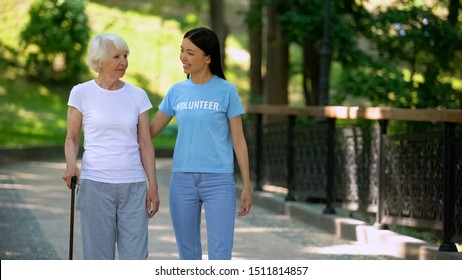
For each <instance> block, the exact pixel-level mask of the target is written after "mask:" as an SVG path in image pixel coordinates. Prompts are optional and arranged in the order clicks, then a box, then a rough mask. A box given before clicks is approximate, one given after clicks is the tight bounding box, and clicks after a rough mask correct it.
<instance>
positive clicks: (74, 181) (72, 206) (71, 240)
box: [69, 176, 77, 260]
mask: <svg viewBox="0 0 462 280" xmlns="http://www.w3.org/2000/svg"><path fill="white" fill-rule="evenodd" d="M76 183H77V176H72V178H71V226H70V234H69V236H70V238H69V259H70V260H72V256H73V255H74V254H73V251H74V208H75V207H74V202H75V185H76Z"/></svg>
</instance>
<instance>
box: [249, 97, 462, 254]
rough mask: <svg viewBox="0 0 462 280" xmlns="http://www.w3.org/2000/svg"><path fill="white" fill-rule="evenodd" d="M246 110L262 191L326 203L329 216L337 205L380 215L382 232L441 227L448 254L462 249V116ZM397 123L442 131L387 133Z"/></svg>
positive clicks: (376, 111) (402, 111)
mask: <svg viewBox="0 0 462 280" xmlns="http://www.w3.org/2000/svg"><path fill="white" fill-rule="evenodd" d="M246 111H247V113H248V114H247V117H246V119H245V121H244V126H245V129H246V131H245V133H246V138H247V142H248V146H249V156H250V161H251V171H252V173H251V174H252V177H253V182H254V183H255V189H256V190H261V189H262V186H263V185H266V184H271V185H278V186H281V187H285V188H287V196H286V200H300V201H315V202H319V201H321V202H323V203H325V209H324V213H326V214H335V213H336V210H335V207H342V208H345V209H347V210H350V211H362V212H364V213H373V214H375V225H376V226H377V227H381V228H382V227H383V228H385V227H386V225H387V224H395V225H404V226H411V227H416V228H425V229H435V230H438V231H441V232H442V239H443V242H442V244H441V246H440V250H441V251H457V248H456V246H455V242H460V241H461V240H462V171H461V169H462V139H461V136H460V135H461V133H459V132H460V131H459V130H458V129H460V125H459V127H457V125H458V124H460V123H462V110H437V109H398V108H377V107H374V108H358V107H340V106H325V107H317V106H316V107H303V108H291V107H287V106H280V105H248V106H246ZM272 118H273V119H274V118H277V119H278V120H279V122H278V121H274V120H271V119H272ZM281 120H282V122H281ZM348 121H352V122H355V123H353V124H351V123H348ZM396 121H399V122H406V123H410V122H419V123H427V124H433V126H435V124H441V125H440V126H441V129H436V131H434V130H433V131H431V132H418V133H409V132H406V133H401V132H395V133H387V132H388V128H389V127H390V126H389V124H390V122H396ZM358 123H359V124H358Z"/></svg>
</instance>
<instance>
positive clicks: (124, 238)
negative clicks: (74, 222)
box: [77, 179, 148, 260]
mask: <svg viewBox="0 0 462 280" xmlns="http://www.w3.org/2000/svg"><path fill="white" fill-rule="evenodd" d="M80 183H81V184H80V186H79V188H78V189H77V190H78V192H77V209H78V210H79V211H80V227H81V233H82V246H83V256H84V259H86V260H111V259H115V250H116V246H117V252H118V256H119V259H121V260H127V259H134V260H141V259H146V258H147V257H148V215H147V212H146V182H138V183H127V184H109V183H101V182H95V181H91V180H86V179H82V180H81V181H80Z"/></svg>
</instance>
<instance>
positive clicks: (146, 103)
mask: <svg viewBox="0 0 462 280" xmlns="http://www.w3.org/2000/svg"><path fill="white" fill-rule="evenodd" d="M140 91H141V94H140V95H141V99H140V107H139V108H140V110H139V114H140V115H141V114H142V113H144V112H146V111H147V110H149V109H151V108H152V103H151V101H150V100H149V97H148V94H147V93H146V92H145V91H144V90H142V89H140Z"/></svg>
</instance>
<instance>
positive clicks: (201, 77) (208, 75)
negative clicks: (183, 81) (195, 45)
mask: <svg viewBox="0 0 462 280" xmlns="http://www.w3.org/2000/svg"><path fill="white" fill-rule="evenodd" d="M213 76H214V75H213V74H212V72H210V71H207V72H204V73H196V74H194V75H193V74H191V76H190V77H191V81H192V82H193V83H194V84H205V83H207V82H208V81H210V80H211V79H212V78H213Z"/></svg>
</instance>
